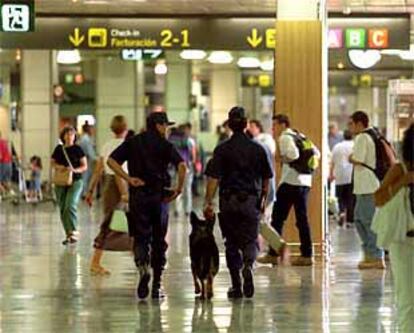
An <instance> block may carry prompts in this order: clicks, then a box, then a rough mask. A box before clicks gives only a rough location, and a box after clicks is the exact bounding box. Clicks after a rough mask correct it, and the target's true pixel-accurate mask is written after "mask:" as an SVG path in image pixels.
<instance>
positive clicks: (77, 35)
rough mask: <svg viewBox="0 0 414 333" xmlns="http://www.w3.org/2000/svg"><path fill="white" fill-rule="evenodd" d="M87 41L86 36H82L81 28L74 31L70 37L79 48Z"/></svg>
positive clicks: (72, 42)
mask: <svg viewBox="0 0 414 333" xmlns="http://www.w3.org/2000/svg"><path fill="white" fill-rule="evenodd" d="M84 40H85V36H84V35H81V33H80V30H79V28H75V29H73V34H71V35H69V41H70V42H71V44H72V45H73V46H74V47H78V46H79V45H81V44H82V43H83V41H84Z"/></svg>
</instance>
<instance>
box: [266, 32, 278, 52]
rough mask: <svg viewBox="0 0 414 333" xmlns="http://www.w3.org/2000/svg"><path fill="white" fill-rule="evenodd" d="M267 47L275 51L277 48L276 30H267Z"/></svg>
mask: <svg viewBox="0 0 414 333" xmlns="http://www.w3.org/2000/svg"><path fill="white" fill-rule="evenodd" d="M266 47H267V48H268V49H274V48H275V47H276V29H267V30H266Z"/></svg>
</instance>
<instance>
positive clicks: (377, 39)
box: [368, 29, 389, 49]
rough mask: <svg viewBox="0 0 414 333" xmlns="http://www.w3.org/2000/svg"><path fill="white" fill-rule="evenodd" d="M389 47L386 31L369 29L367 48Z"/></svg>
mask: <svg viewBox="0 0 414 333" xmlns="http://www.w3.org/2000/svg"><path fill="white" fill-rule="evenodd" d="M388 45H389V40H388V30H387V29H370V30H369V32H368V46H369V48H371V49H386V48H387V47H388Z"/></svg>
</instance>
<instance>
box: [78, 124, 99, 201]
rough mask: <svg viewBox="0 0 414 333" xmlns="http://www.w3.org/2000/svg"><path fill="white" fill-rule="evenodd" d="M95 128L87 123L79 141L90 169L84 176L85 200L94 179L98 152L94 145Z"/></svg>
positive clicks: (83, 195)
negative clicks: (93, 173) (90, 183)
mask: <svg viewBox="0 0 414 333" xmlns="http://www.w3.org/2000/svg"><path fill="white" fill-rule="evenodd" d="M92 132H93V127H92V126H91V125H89V124H88V123H85V124H84V125H83V126H82V136H81V137H80V140H79V146H80V147H81V148H82V150H83V152H84V153H85V155H86V159H87V162H88V169H87V170H86V171H85V172H84V173H83V174H82V180H83V190H82V197H83V198H85V196H86V194H87V192H88V187H89V181H90V179H91V177H92V172H93V170H94V163H95V161H96V158H97V157H96V152H95V147H94V144H93V139H92V134H93V133H92Z"/></svg>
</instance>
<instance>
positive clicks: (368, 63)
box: [348, 50, 381, 69]
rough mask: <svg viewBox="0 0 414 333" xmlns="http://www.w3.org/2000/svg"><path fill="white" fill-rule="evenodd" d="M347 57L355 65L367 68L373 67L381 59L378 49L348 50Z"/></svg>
mask: <svg viewBox="0 0 414 333" xmlns="http://www.w3.org/2000/svg"><path fill="white" fill-rule="evenodd" d="M348 57H349V60H350V61H351V63H352V64H353V65H354V66H355V67H358V68H360V69H368V68H371V67H374V66H375V65H376V64H377V63H378V62H379V61H380V60H381V52H380V51H378V50H366V51H364V50H350V51H348Z"/></svg>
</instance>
